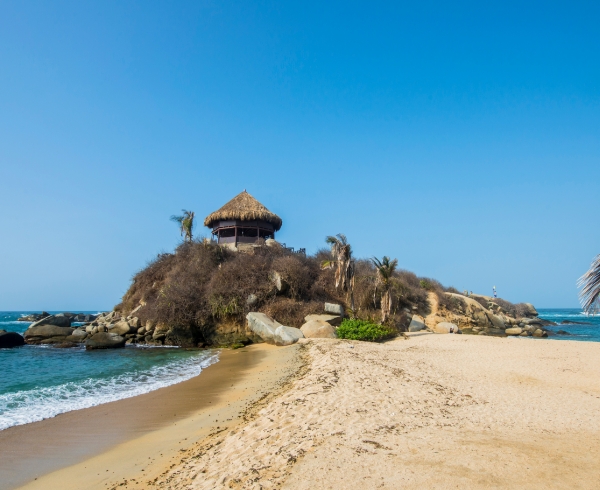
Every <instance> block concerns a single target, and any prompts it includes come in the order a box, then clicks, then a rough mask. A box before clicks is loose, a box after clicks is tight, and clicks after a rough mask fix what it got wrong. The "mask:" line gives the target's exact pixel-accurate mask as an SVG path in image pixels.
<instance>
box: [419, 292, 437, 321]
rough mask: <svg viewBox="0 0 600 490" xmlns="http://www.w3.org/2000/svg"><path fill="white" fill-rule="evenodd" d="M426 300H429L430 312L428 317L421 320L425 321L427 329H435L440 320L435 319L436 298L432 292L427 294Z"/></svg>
mask: <svg viewBox="0 0 600 490" xmlns="http://www.w3.org/2000/svg"><path fill="white" fill-rule="evenodd" d="M427 298H428V299H429V306H430V308H431V311H430V312H429V315H427V316H426V317H425V318H424V319H423V320H425V325H427V326H428V327H435V326H436V325H437V324H438V323H439V322H440V321H441V320H440V319H438V318H437V312H438V304H439V303H438V297H437V294H435V293H434V292H429V293H427Z"/></svg>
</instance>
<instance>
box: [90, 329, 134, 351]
mask: <svg viewBox="0 0 600 490" xmlns="http://www.w3.org/2000/svg"><path fill="white" fill-rule="evenodd" d="M124 346H125V337H122V336H121V335H118V334H116V333H110V332H99V333H97V334H95V335H92V336H91V337H89V338H88V339H87V340H86V341H85V348H86V349H87V350H94V349H116V348H119V347H124Z"/></svg>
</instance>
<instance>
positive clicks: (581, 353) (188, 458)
mask: <svg viewBox="0 0 600 490" xmlns="http://www.w3.org/2000/svg"><path fill="white" fill-rule="evenodd" d="M247 349H248V348H247ZM243 350H244V349H242V350H241V351H235V352H233V353H232V352H229V354H230V355H231V356H244V355H256V354H257V353H259V352H260V353H261V354H260V355H258V356H257V357H258V360H257V361H256V362H254V363H252V365H251V366H248V367H247V368H246V369H244V371H243V374H241V375H239V376H236V379H235V381H234V382H233V385H234V386H233V387H230V388H233V392H234V393H232V394H226V393H223V392H220V393H219V394H217V395H215V401H214V403H213V404H211V405H212V406H211V407H207V406H206V404H205V405H204V406H199V407H198V409H197V410H195V411H193V410H192V411H190V412H188V413H187V415H186V416H185V417H183V418H182V419H178V420H177V421H176V422H171V423H168V424H166V425H162V426H161V427H157V428H156V429H155V430H149V431H147V432H146V433H144V434H143V435H140V436H139V437H138V436H136V435H135V434H133V433H132V434H128V436H127V437H128V439H127V440H125V441H122V442H120V443H119V444H116V445H114V446H113V447H111V448H109V449H106V450H103V451H102V452H101V453H100V454H98V455H95V456H92V457H91V458H87V459H85V460H83V461H81V462H78V463H76V464H74V465H71V466H68V467H66V468H62V469H60V470H57V471H54V472H52V473H49V474H47V475H45V476H39V477H38V479H37V480H35V481H33V482H30V483H29V484H28V485H26V486H25V488H32V489H33V488H45V489H48V488H57V489H58V488H61V489H66V488H128V489H133V488H135V489H141V488H167V489H184V488H197V489H214V488H256V489H259V488H263V489H266V488H285V489H309V488H310V489H314V488H319V489H321V488H323V489H325V488H327V489H329V488H331V489H347V488H350V489H352V488H357V489H361V490H364V489H371V488H373V489H374V488H409V489H413V488H415V489H416V488H420V489H421V488H531V489H533V488H544V489H547V488H590V489H592V488H599V487H600V419H599V417H598V415H599V414H600V376H599V375H600V344H597V343H591V342H590V343H586V342H571V341H554V340H527V339H507V338H495V337H485V336H469V335H435V334H429V333H423V334H411V335H410V336H409V338H408V339H406V340H404V339H402V338H399V339H397V340H393V341H390V342H386V343H382V344H377V343H366V342H354V341H346V340H325V339H321V340H316V339H314V340H308V341H306V340H305V341H303V342H302V343H300V344H296V345H294V346H291V347H285V348H275V347H270V346H263V345H259V346H251V347H250V348H249V350H248V352H247V353H246V354H242V353H241V352H243ZM253 353H254V354H253ZM227 357H228V356H224V357H223V361H225V362H227ZM218 364H220V363H218ZM218 364H217V365H215V369H213V367H211V368H208V369H207V370H206V372H205V373H202V374H201V375H200V376H199V377H198V378H197V380H201V379H202V378H203V377H205V379H206V378H208V377H209V374H210V373H211V369H213V372H214V373H215V375H214V376H215V379H214V380H213V381H212V382H211V383H213V384H212V385H211V386H222V385H223V384H224V381H225V378H224V376H225V374H226V371H221V372H220V374H219V372H217V368H216V366H218ZM227 376H231V373H229V374H228V375H227ZM219 378H220V379H219ZM193 381H194V380H191V381H190V382H186V383H190V384H189V385H188V386H193V385H192V384H191V383H192V382H193ZM217 381H218V382H217ZM196 382H198V381H196ZM215 382H217V384H216V385H215V384H214V383H215ZM186 383H181V384H179V385H175V386H173V387H170V388H168V389H165V390H158V391H157V392H155V393H156V394H155V395H154V396H155V397H160V396H163V397H172V396H174V393H176V392H177V391H178V390H185V389H189V388H188V387H186V386H185V385H186ZM230 384H232V383H230ZM167 390H170V391H167ZM160 392H162V393H160ZM249 392H251V394H250V395H249ZM267 392H268V393H270V395H268V396H264V394H266V393H267ZM165 393H168V394H165ZM142 398H143V397H141V396H140V397H136V398H134V399H131V400H129V401H128V400H124V401H119V402H116V403H115V404H114V405H115V407H117V406H119V405H120V406H125V405H124V404H125V403H131V405H130V406H129V409H128V410H133V411H134V413H135V411H136V410H143V405H141V404H139V403H140V400H141V399H142ZM194 403H196V402H194ZM106 406H107V405H106ZM106 406H104V407H106ZM96 408H99V407H96ZM89 410H92V409H89ZM89 410H83V411H81V412H82V413H89ZM67 415H69V414H67ZM57 419H58V418H57ZM217 420H218V422H217ZM44 422H49V421H44ZM40 424H41V423H40ZM33 425H34V424H31V426H33ZM32 462H33V461H32Z"/></svg>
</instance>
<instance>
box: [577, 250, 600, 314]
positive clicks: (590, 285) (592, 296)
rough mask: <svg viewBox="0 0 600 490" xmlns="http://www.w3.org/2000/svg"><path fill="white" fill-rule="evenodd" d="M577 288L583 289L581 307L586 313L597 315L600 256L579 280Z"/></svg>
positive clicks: (599, 292)
mask: <svg viewBox="0 0 600 490" xmlns="http://www.w3.org/2000/svg"><path fill="white" fill-rule="evenodd" d="M577 286H578V287H580V288H582V289H581V291H580V292H579V300H580V301H581V306H582V307H583V310H584V311H585V312H586V313H590V312H591V313H595V312H597V311H598V309H600V308H599V304H598V303H599V301H598V299H599V296H600V255H597V256H596V257H595V258H594V260H593V261H592V264H591V265H590V269H589V270H588V271H587V272H586V273H585V274H584V275H583V276H581V277H580V278H579V280H578V281H577Z"/></svg>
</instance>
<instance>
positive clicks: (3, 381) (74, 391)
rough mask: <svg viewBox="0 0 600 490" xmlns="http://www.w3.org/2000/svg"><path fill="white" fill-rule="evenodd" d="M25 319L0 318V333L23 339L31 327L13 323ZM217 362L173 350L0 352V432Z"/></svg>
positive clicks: (202, 353)
mask: <svg viewBox="0 0 600 490" xmlns="http://www.w3.org/2000/svg"><path fill="white" fill-rule="evenodd" d="M28 313H30V312H24V311H22V312H0V329H3V330H7V331H13V332H19V333H23V332H24V331H25V330H26V329H27V327H28V326H29V325H30V324H29V323H25V322H18V321H17V319H18V318H19V317H21V316H24V315H25V314H28ZM38 313H39V312H38ZM77 313H80V312H79V311H77ZM81 313H97V312H81ZM217 360H218V354H217V352H216V351H212V350H187V349H179V348H173V347H171V348H168V347H144V348H141V347H133V346H127V347H125V348H124V349H113V350H97V351H86V350H85V349H83V348H73V349H56V348H54V347H46V346H32V345H26V346H23V347H18V348H14V349H0V373H2V375H1V376H0V430H2V429H6V428H7V427H11V426H13V425H20V424H26V423H29V422H34V421H37V420H42V419H45V418H49V417H53V416H55V415H57V414H59V413H63V412H68V411H70V410H77V409H80V408H87V407H91V406H94V405H99V404H101V403H107V402H110V401H114V400H119V399H122V398H128V397H131V396H135V395H140V394H142V393H148V392H149V391H153V390H156V389H158V388H162V387H164V386H169V385H172V384H175V383H179V382H181V381H185V380H186V379H190V378H192V377H194V376H197V375H198V374H200V372H201V371H202V369H204V368H205V367H207V366H209V365H210V364H212V363H214V362H217Z"/></svg>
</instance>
